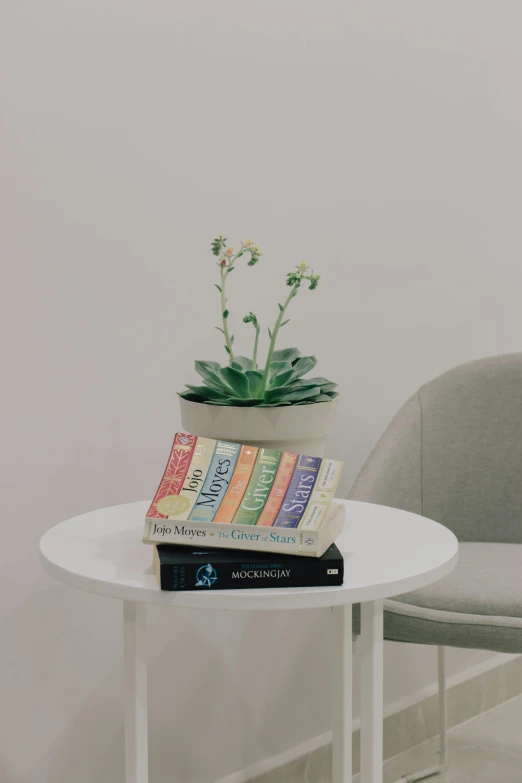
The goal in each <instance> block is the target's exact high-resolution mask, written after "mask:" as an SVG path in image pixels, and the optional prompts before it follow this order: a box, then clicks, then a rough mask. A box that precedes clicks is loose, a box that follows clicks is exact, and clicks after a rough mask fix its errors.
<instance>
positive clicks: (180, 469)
mask: <svg viewBox="0 0 522 783" xmlns="http://www.w3.org/2000/svg"><path fill="white" fill-rule="evenodd" d="M196 441H197V437H196V436H195V435H187V434H185V433H184V432H177V433H176V436H175V438H174V442H173V444H172V448H171V450H170V454H169V459H168V461H167V466H166V468H165V470H164V472H163V477H162V479H161V481H160V484H159V487H158V489H157V490H156V494H155V495H154V500H153V501H152V504H151V506H150V508H149V510H148V512H147V517H150V518H152V519H167V518H168V513H161V511H160V510H159V509H158V505H157V504H158V503H160V507H161V501H162V500H163V499H164V498H166V497H169V496H172V495H178V494H179V492H180V491H181V488H182V486H183V482H184V481H185V477H186V475H187V472H188V470H189V466H190V461H191V459H192V455H193V454H194V449H195V446H196Z"/></svg>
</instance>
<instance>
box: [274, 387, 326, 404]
mask: <svg viewBox="0 0 522 783" xmlns="http://www.w3.org/2000/svg"><path fill="white" fill-rule="evenodd" d="M320 393H321V387H320V386H315V387H314V388H313V389H296V390H295V391H291V392H289V393H288V394H285V395H284V396H283V397H281V402H297V401H298V400H304V399H307V398H308V397H315V396H317V395H318V394H320Z"/></svg>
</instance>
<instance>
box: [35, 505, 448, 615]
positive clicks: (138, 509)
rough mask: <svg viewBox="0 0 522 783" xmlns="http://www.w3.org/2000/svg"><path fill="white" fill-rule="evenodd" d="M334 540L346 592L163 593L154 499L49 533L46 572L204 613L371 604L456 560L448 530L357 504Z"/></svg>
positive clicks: (43, 547) (420, 583)
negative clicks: (147, 534)
mask: <svg viewBox="0 0 522 783" xmlns="http://www.w3.org/2000/svg"><path fill="white" fill-rule="evenodd" d="M340 502H342V503H344V504H345V505H346V509H347V515H346V516H347V527H346V530H345V532H344V533H343V535H342V536H341V537H340V538H339V539H338V540H337V542H336V543H337V545H338V547H339V549H340V550H341V552H342V553H343V556H344V558H345V566H344V569H345V570H344V584H343V585H342V586H341V587H294V588H280V589H278V588H273V589H270V590H266V589H265V590H208V591H207V592H203V591H201V592H198V591H190V592H189V591H183V592H165V591H161V590H160V589H159V587H158V584H157V581H156V576H155V575H154V572H153V570H152V552H153V547H152V546H151V545H147V544H143V543H142V540H141V537H142V533H143V527H144V519H145V514H146V512H147V508H148V506H149V502H148V501H146V502H143V503H128V504H126V505H123V506H112V507H111V508H103V509H100V510H99V511H91V512H89V513H88V514H82V515H81V516H78V517H73V518H72V519H68V520H67V521H66V522H61V523H60V524H58V525H56V526H55V527H53V528H51V529H50V530H48V531H47V533H45V535H44V536H43V537H42V539H41V542H40V552H41V555H42V562H43V565H44V567H45V569H46V570H47V571H48V572H49V573H50V574H51V575H52V576H54V577H56V578H57V579H59V580H60V581H62V582H65V583H66V584H68V585H71V586H72V587H76V588H78V589H79V590H86V591H87V592H91V593H99V594H100V595H105V596H109V597H111V598H120V599H123V600H128V601H140V602H146V603H151V604H162V605H167V606H180V607H181V606H182V607H189V608H190V607H192V608H199V609H306V608H312V607H322V606H339V605H341V604H349V603H359V602H362V601H373V600H377V599H380V598H388V597H391V596H394V595H398V594H399V593H404V592H408V591H410V590H415V589H416V588H418V587H424V586H425V585H428V584H431V583H432V582H436V581H437V580H438V579H441V578H442V577H443V576H445V575H446V574H449V573H450V572H451V571H452V570H453V568H454V567H455V564H456V562H457V556H458V543H457V539H456V538H455V536H454V535H453V533H452V532H451V531H449V530H448V529H447V528H445V527H443V526H442V525H439V524H438V523H437V522H433V521H431V520H429V519H425V518H424V517H421V516H418V515H416V514H411V513H409V512H407V511H399V510H398V509H394V508H387V507H385V506H376V505H373V504H371V503H358V502H356V501H353V500H350V501H346V500H345V501H340Z"/></svg>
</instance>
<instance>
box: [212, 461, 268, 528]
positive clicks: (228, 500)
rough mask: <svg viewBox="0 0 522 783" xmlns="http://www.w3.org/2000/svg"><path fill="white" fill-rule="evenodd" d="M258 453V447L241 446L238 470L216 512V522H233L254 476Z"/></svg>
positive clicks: (237, 464)
mask: <svg viewBox="0 0 522 783" xmlns="http://www.w3.org/2000/svg"><path fill="white" fill-rule="evenodd" d="M258 451H259V449H258V448H257V446H241V451H240V452H239V457H238V459H237V463H236V469H235V471H234V473H233V475H232V479H231V480H230V484H229V485H228V489H227V491H226V492H225V497H224V498H223V500H222V501H221V505H220V506H219V508H218V510H217V511H216V515H215V517H214V522H221V523H225V522H232V520H233V518H234V514H235V513H236V511H237V510H238V508H239V504H240V503H241V501H242V500H243V495H244V494H245V490H246V488H247V486H248V482H249V481H250V477H251V476H252V471H253V469H254V464H255V461H256V457H257V453H258Z"/></svg>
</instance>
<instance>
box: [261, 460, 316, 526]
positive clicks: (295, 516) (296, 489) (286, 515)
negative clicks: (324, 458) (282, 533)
mask: <svg viewBox="0 0 522 783" xmlns="http://www.w3.org/2000/svg"><path fill="white" fill-rule="evenodd" d="M320 464H321V458H320V457H305V456H304V455H303V454H300V455H299V459H298V460H297V463H296V466H295V470H294V472H293V475H292V479H291V481H290V485H289V487H288V490H287V492H286V495H285V498H284V500H283V502H282V504H281V508H280V510H279V513H278V515H277V517H276V518H275V521H274V525H273V526H274V527H298V526H299V522H300V521H301V519H302V517H303V514H304V512H305V510H306V507H307V505H308V501H309V500H310V497H311V495H312V491H313V488H314V485H315V482H316V480H317V474H318V470H319V466H320Z"/></svg>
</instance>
